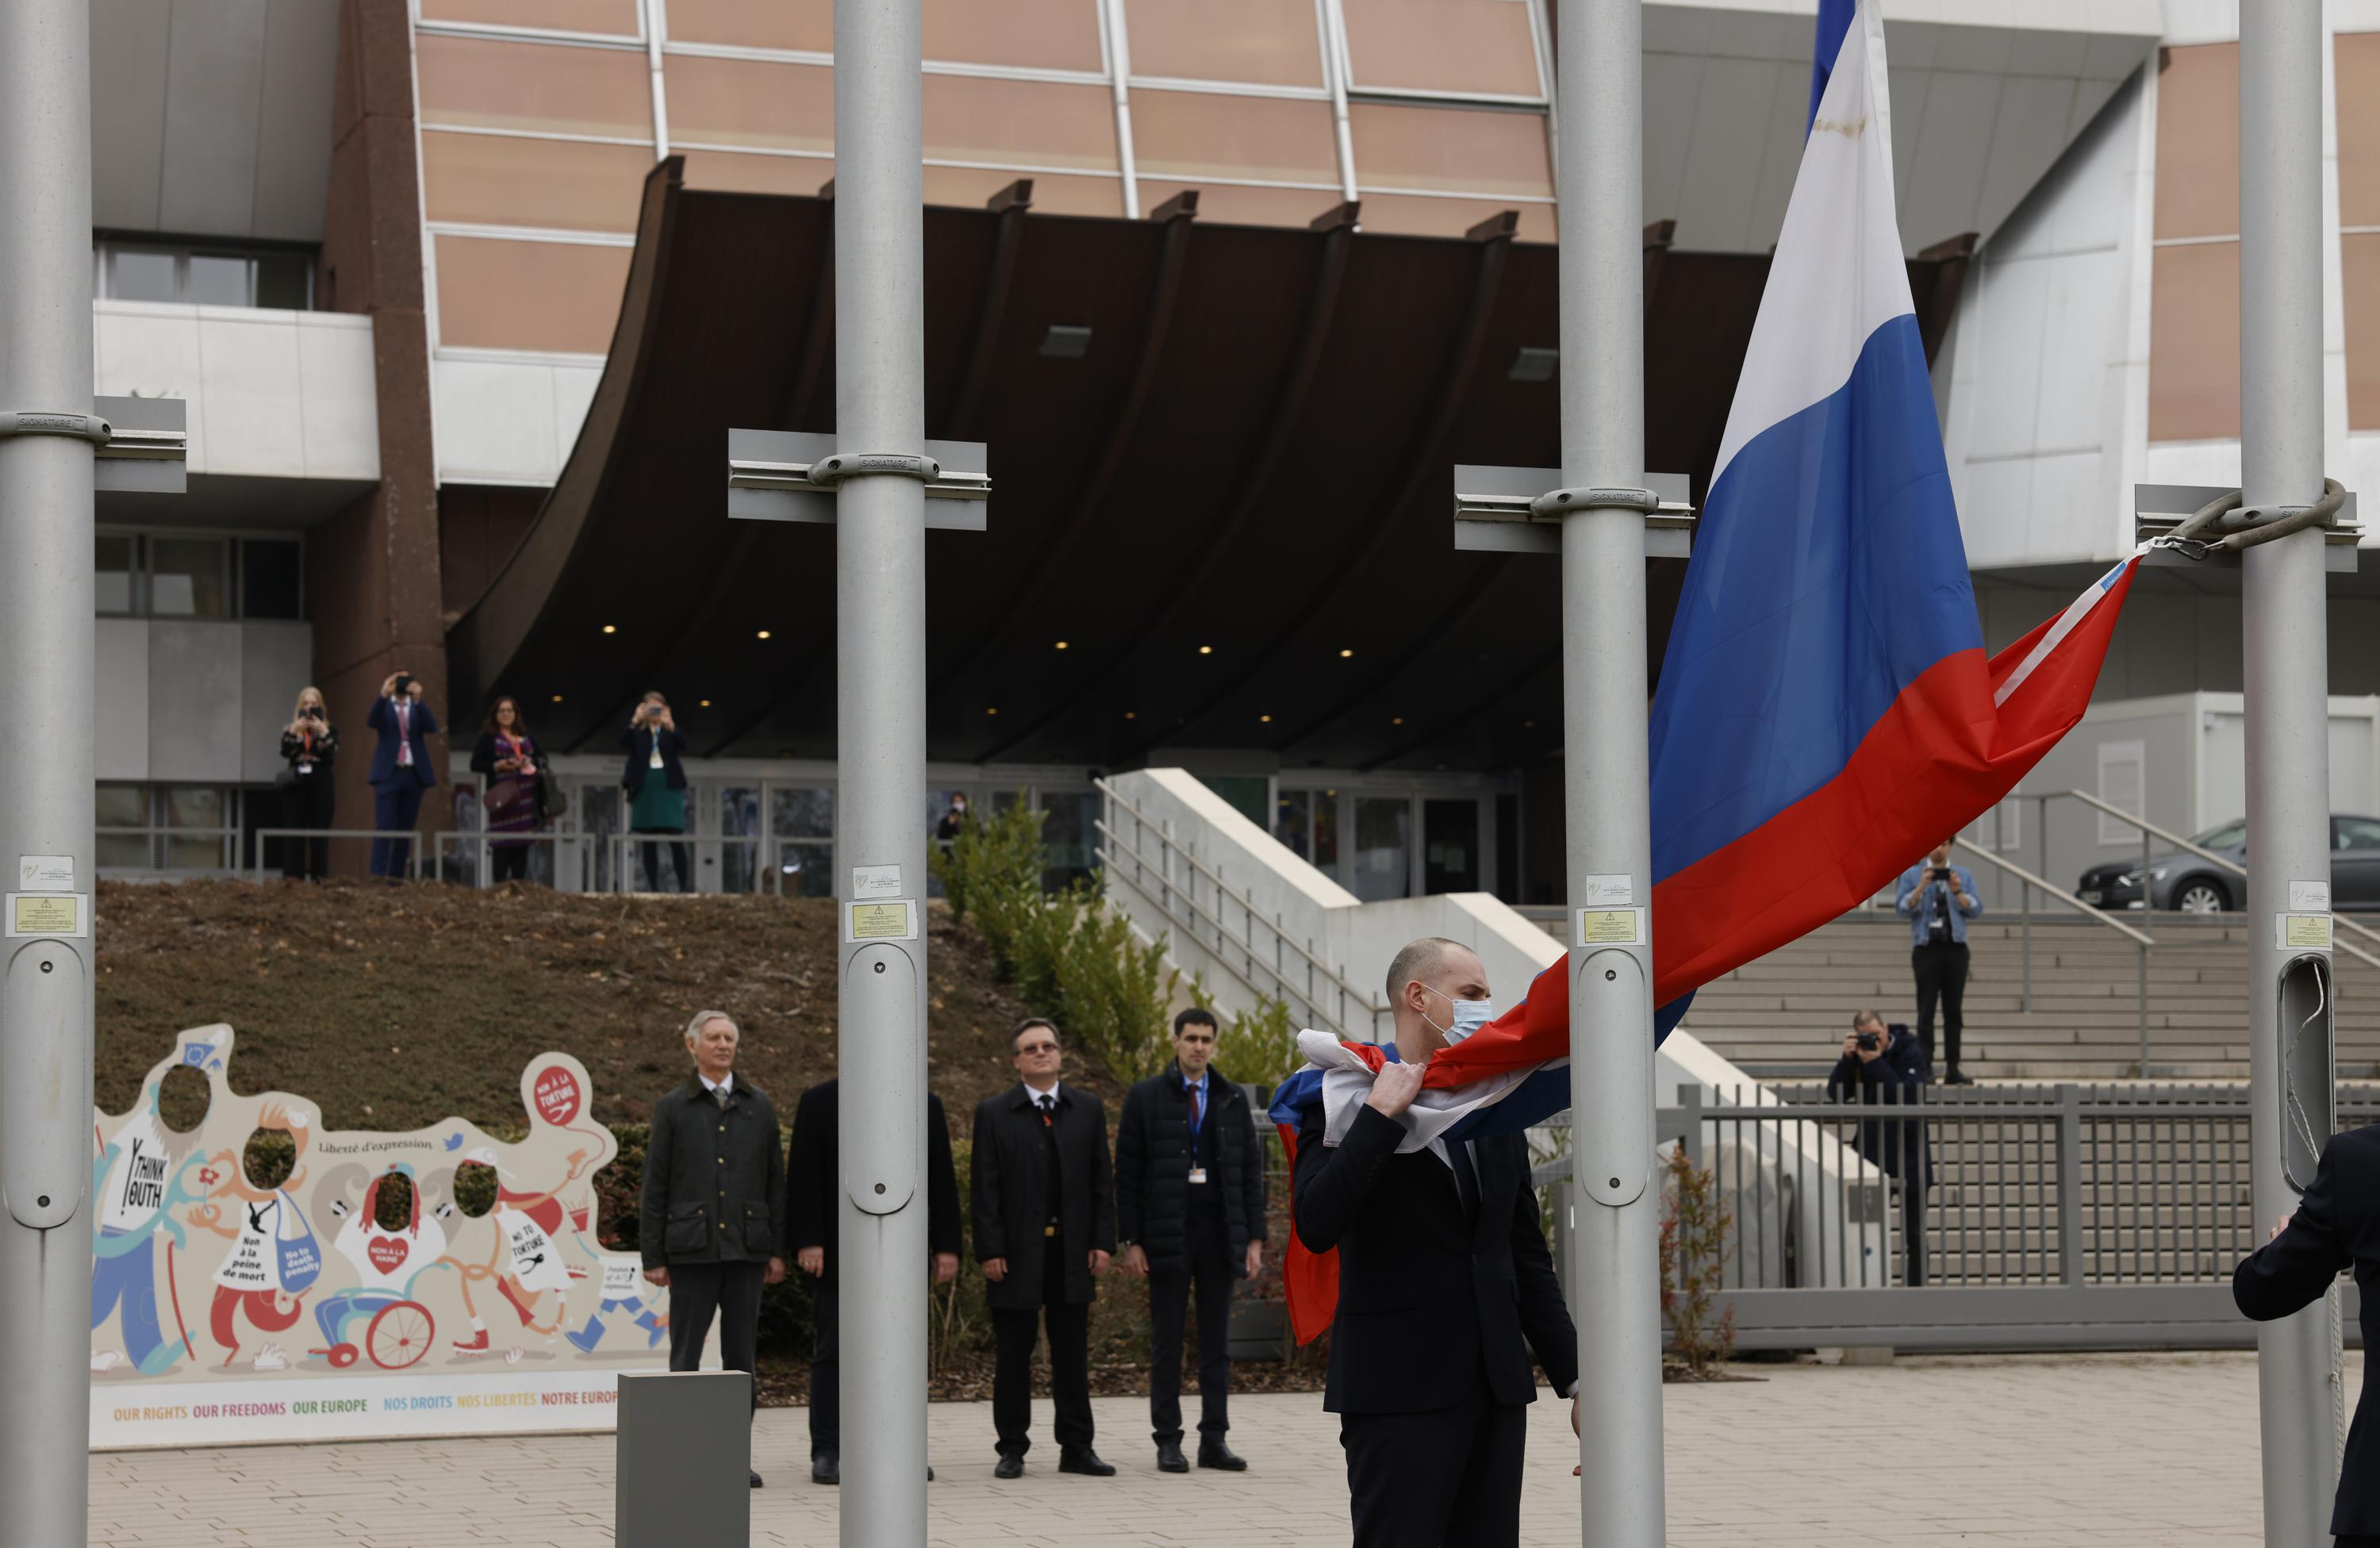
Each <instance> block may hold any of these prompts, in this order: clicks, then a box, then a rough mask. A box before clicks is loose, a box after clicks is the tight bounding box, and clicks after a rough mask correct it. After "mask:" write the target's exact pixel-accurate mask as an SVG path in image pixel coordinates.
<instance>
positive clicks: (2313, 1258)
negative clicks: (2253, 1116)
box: [2231, 1124, 2380, 1548]
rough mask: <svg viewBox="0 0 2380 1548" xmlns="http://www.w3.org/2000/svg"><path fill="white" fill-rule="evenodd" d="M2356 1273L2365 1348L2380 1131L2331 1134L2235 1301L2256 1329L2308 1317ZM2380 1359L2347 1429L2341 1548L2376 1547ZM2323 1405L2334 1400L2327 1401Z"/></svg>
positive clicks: (2234, 1280)
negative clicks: (2342, 1278) (2344, 1277)
mask: <svg viewBox="0 0 2380 1548" xmlns="http://www.w3.org/2000/svg"><path fill="white" fill-rule="evenodd" d="M2350 1271H2351V1272H2352V1273H2353V1274H2354V1275H2355V1289H2356V1293H2357V1295H2358V1297H2359V1298H2361V1300H2362V1320H2363V1347H2364V1348H2365V1349H2366V1350H2367V1351H2368V1350H2370V1349H2372V1348H2373V1347H2374V1339H2380V1124H2375V1125H2374V1126H2372V1127H2367V1128H2351V1129H2349V1130H2348V1131H2347V1132H2346V1133H2344V1134H2338V1135H2334V1136H2332V1138H2331V1141H2330V1143H2329V1144H2327V1145H2325V1146H2324V1147H2323V1149H2322V1161H2321V1164H2319V1165H2317V1166H2316V1167H2315V1168H2314V1175H2313V1186H2312V1187H2310V1188H2307V1189H2306V1190H2305V1196H2304V1197H2303V1198H2301V1199H2300V1200H2299V1201H2298V1209H2297V1213H2295V1214H2293V1215H2291V1216H2289V1218H2288V1219H2287V1220H2284V1221H2282V1222H2281V1224H2280V1225H2278V1226H2277V1227H2276V1228H2275V1230H2274V1232H2273V1239H2272V1240H2270V1241H2268V1242H2266V1243H2265V1245H2264V1246H2262V1247H2260V1248H2258V1249H2256V1250H2255V1251H2253V1252H2252V1253H2250V1254H2249V1255H2248V1257H2247V1258H2246V1259H2245V1260H2244V1261H2243V1262H2241V1263H2240V1266H2239V1268H2238V1269H2237V1270H2235V1271H2234V1272H2233V1274H2232V1275H2231V1298H2232V1299H2233V1300H2234V1301H2236V1302H2238V1303H2239V1307H2240V1310H2241V1311H2242V1312H2244V1313H2245V1314H2246V1315H2248V1316H2250V1317H2253V1318H2254V1319H2255V1320H2256V1321H2257V1322H2260V1323H2268V1322H2271V1321H2272V1320H2274V1319H2275V1318H2277V1317H2286V1316H2288V1315H2289V1314H2290V1313H2291V1312H2293V1311H2302V1310H2305V1309H2306V1308H2307V1307H2309V1306H2312V1305H2313V1303H2314V1302H2315V1301H2317V1300H2320V1299H2321V1298H2322V1297H2323V1292H2325V1291H2326V1290H2328V1289H2329V1288H2330V1286H2331V1285H2332V1284H2333V1282H2335V1281H2336V1280H2337V1279H2338V1276H2339V1274H2342V1273H2346V1272H2350ZM2375 1369H2380V1361H2375V1360H2374V1359H2372V1358H2371V1356H2370V1355H2369V1354H2368V1353H2367V1354H2366V1355H2365V1357H2364V1360H2363V1396H2362V1397H2361V1398H2359V1399H2358V1400H2357V1402H2356V1405H2355V1421H2354V1422H2353V1423H2352V1424H2350V1425H2349V1426H2348V1427H2347V1450H2346V1454H2345V1455H2344V1456H2343V1457H2340V1459H2339V1466H2338V1498H2337V1499H2336V1500H2335V1501H2334V1502H2333V1504H2332V1506H2331V1514H2330V1530H2331V1533H2332V1535H2333V1536H2334V1537H2336V1538H2337V1539H2338V1548H2380V1382H2375V1381H2374V1380H2373V1375H2372V1373H2373V1371H2374V1370H2375ZM2322 1401H2323V1402H2325V1403H2327V1402H2329V1401H2330V1399H2329V1398H2328V1397H2327V1396H2325V1397H2324V1398H2323V1399H2322Z"/></svg>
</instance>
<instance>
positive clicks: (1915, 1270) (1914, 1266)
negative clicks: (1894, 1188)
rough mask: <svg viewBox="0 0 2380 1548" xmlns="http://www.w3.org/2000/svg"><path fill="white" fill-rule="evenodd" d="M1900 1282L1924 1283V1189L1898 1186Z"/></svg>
mask: <svg viewBox="0 0 2380 1548" xmlns="http://www.w3.org/2000/svg"><path fill="white" fill-rule="evenodd" d="M1900 1254H1901V1265H1900V1282H1901V1283H1902V1284H1903V1285H1909V1286H1919V1285H1923V1284H1925V1189H1924V1188H1919V1187H1915V1186H1913V1184H1910V1183H1907V1182H1903V1183H1902V1184H1901V1185H1900Z"/></svg>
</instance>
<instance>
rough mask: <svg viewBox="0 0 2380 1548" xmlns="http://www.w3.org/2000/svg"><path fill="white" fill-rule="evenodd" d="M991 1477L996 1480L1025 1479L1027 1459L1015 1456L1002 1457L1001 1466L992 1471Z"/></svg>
mask: <svg viewBox="0 0 2380 1548" xmlns="http://www.w3.org/2000/svg"><path fill="white" fill-rule="evenodd" d="M991 1476H992V1477H994V1478H1023V1477H1024V1476H1025V1458H1024V1457H1015V1456H1009V1457H1002V1458H1001V1459H1000V1466H998V1467H996V1468H994V1469H991Z"/></svg>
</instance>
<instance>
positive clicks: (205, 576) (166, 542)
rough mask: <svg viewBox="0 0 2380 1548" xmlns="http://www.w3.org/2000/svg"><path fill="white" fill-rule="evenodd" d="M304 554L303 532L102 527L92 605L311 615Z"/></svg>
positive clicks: (156, 611)
mask: <svg viewBox="0 0 2380 1548" xmlns="http://www.w3.org/2000/svg"><path fill="white" fill-rule="evenodd" d="M304 558H305V551H304V549H303V547H302V545H301V544H300V542H299V541H298V540H297V539H296V538H236V537H223V536H216V535H212V534H208V533H196V532H121V531H103V532H101V533H99V534H98V537H97V540H96V544H95V550H94V564H93V570H94V576H93V603H94V606H93V611H95V612H96V613H98V614H99V615H100V616H103V617H129V618H148V617H155V618H286V619H299V618H303V617H304V616H306V612H305V594H304V591H305V588H304V582H303V568H304ZM235 580H236V581H237V584H235Z"/></svg>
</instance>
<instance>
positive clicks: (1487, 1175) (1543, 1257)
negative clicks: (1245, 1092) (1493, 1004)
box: [1292, 937, 1578, 1548]
mask: <svg viewBox="0 0 2380 1548" xmlns="http://www.w3.org/2000/svg"><path fill="white" fill-rule="evenodd" d="M1388 989H1389V1003H1390V1006H1392V1007H1393V1009H1394V1011H1395V1015H1396V1042H1395V1044H1394V1046H1393V1047H1392V1048H1390V1050H1389V1051H1388V1052H1389V1058H1390V1062H1389V1063H1388V1064H1386V1065H1384V1066H1383V1067H1381V1069H1380V1071H1379V1073H1378V1076H1377V1077H1375V1078H1374V1079H1373V1082H1372V1086H1371V1093H1370V1095H1369V1097H1368V1098H1366V1100H1365V1101H1364V1102H1363V1103H1362V1104H1361V1105H1359V1106H1354V1107H1353V1110H1352V1111H1351V1112H1347V1113H1344V1114H1342V1122H1343V1127H1342V1132H1341V1133H1340V1134H1339V1135H1338V1137H1337V1140H1338V1142H1337V1143H1336V1144H1333V1143H1331V1142H1330V1125H1329V1117H1328V1109H1327V1105H1326V1104H1322V1103H1318V1104H1316V1105H1315V1106H1312V1107H1309V1108H1308V1109H1306V1113H1305V1120H1304V1122H1303V1123H1302V1124H1301V1125H1300V1127H1299V1130H1298V1141H1297V1167H1296V1171H1295V1174H1294V1176H1293V1196H1292V1197H1293V1213H1294V1216H1295V1223H1296V1228H1297V1235H1298V1239H1299V1240H1301V1241H1302V1242H1304V1243H1305V1246H1306V1249H1308V1250H1309V1251H1314V1252H1329V1251H1330V1250H1332V1249H1337V1251H1338V1253H1339V1309H1338V1312H1337V1315H1336V1317H1335V1318H1334V1320H1333V1321H1332V1323H1331V1330H1330V1372H1329V1375H1328V1377H1327V1381H1326V1385H1325V1387H1324V1395H1323V1402H1322V1406H1323V1408H1325V1409H1327V1410H1328V1411H1330V1412H1331V1413H1335V1414H1337V1415H1338V1416H1339V1440H1340V1444H1342V1446H1344V1447H1345V1448H1346V1452H1347V1492H1348V1495H1349V1498H1350V1503H1351V1505H1352V1513H1353V1516H1354V1529H1355V1531H1354V1548H1455V1545H1461V1548H1489V1545H1496V1548H1507V1545H1510V1544H1513V1543H1516V1542H1519V1541H1520V1532H1521V1462H1522V1446H1523V1443H1524V1441H1525V1440H1526V1438H1527V1435H1528V1409H1527V1405H1529V1404H1530V1403H1533V1402H1535V1401H1536V1396H1537V1383H1536V1375H1535V1373H1534V1372H1532V1371H1531V1370H1530V1369H1529V1357H1530V1355H1531V1353H1532V1352H1534V1353H1535V1354H1536V1362H1537V1364H1538V1365H1539V1366H1541V1367H1543V1368H1544V1370H1545V1372H1546V1375H1547V1377H1548V1379H1549V1380H1550V1381H1551V1382H1552V1383H1553V1387H1554V1390H1555V1391H1556V1392H1557V1393H1559V1394H1560V1395H1561V1396H1565V1397H1569V1398H1571V1399H1572V1405H1571V1426H1572V1428H1573V1430H1575V1429H1576V1428H1577V1426H1578V1407H1577V1401H1576V1397H1577V1388H1578V1335H1577V1333H1576V1331H1575V1329H1574V1328H1573V1325H1572V1323H1571V1319H1570V1310H1569V1309H1568V1308H1567V1307H1565V1306H1564V1305H1563V1304H1562V1296H1561V1286H1560V1283H1559V1282H1558V1281H1557V1280H1556V1279H1555V1278H1554V1263H1553V1257H1552V1255H1551V1254H1550V1253H1548V1251H1547V1250H1546V1237H1545V1231H1544V1229H1543V1228H1542V1226H1541V1225H1540V1224H1539V1221H1538V1216H1537V1195H1536V1189H1535V1188H1532V1187H1531V1186H1530V1184H1529V1154H1528V1144H1527V1140H1525V1138H1524V1136H1522V1135H1519V1134H1504V1135H1494V1136H1483V1137H1481V1138H1477V1139H1472V1140H1452V1141H1449V1140H1442V1139H1432V1140H1428V1141H1427V1143H1424V1142H1421V1140H1419V1137H1418V1135H1417V1133H1416V1132H1415V1124H1414V1122H1413V1120H1411V1119H1409V1118H1407V1117H1406V1112H1407V1109H1409V1108H1410V1107H1411V1106H1412V1105H1413V1100H1414V1098H1415V1096H1416V1095H1417V1094H1419V1092H1420V1091H1421V1080H1422V1072H1423V1069H1424V1067H1425V1066H1426V1065H1427V1062H1428V1059H1429V1056H1430V1055H1431V1054H1434V1053H1436V1052H1437V1051H1438V1050H1439V1048H1442V1047H1444V1046H1445V1045H1446V1043H1447V1042H1449V1041H1450V1034H1452V1035H1453V1036H1454V1037H1463V1036H1468V1035H1469V1034H1470V1033H1471V1032H1472V1031H1474V1030H1476V1029H1477V1028H1479V1027H1480V1026H1482V1025H1485V1024H1486V1022H1487V1020H1488V970H1487V969H1485V968H1484V967H1482V966H1481V965H1480V962H1479V958H1478V957H1476V956H1475V954H1474V953H1473V952H1472V950H1471V948H1470V947H1468V946H1465V945H1462V944H1461V943H1459V942H1455V941H1449V940H1444V939H1441V938H1437V937H1430V938H1426V939H1423V940H1419V941H1415V942H1414V943H1413V944H1412V945H1408V946H1406V947H1405V948H1404V949H1403V951H1400V952H1399V953H1397V956H1396V959H1395V961H1393V962H1392V963H1390V967H1389V979H1388ZM1564 1460H1565V1461H1567V1460H1568V1458H1564Z"/></svg>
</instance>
